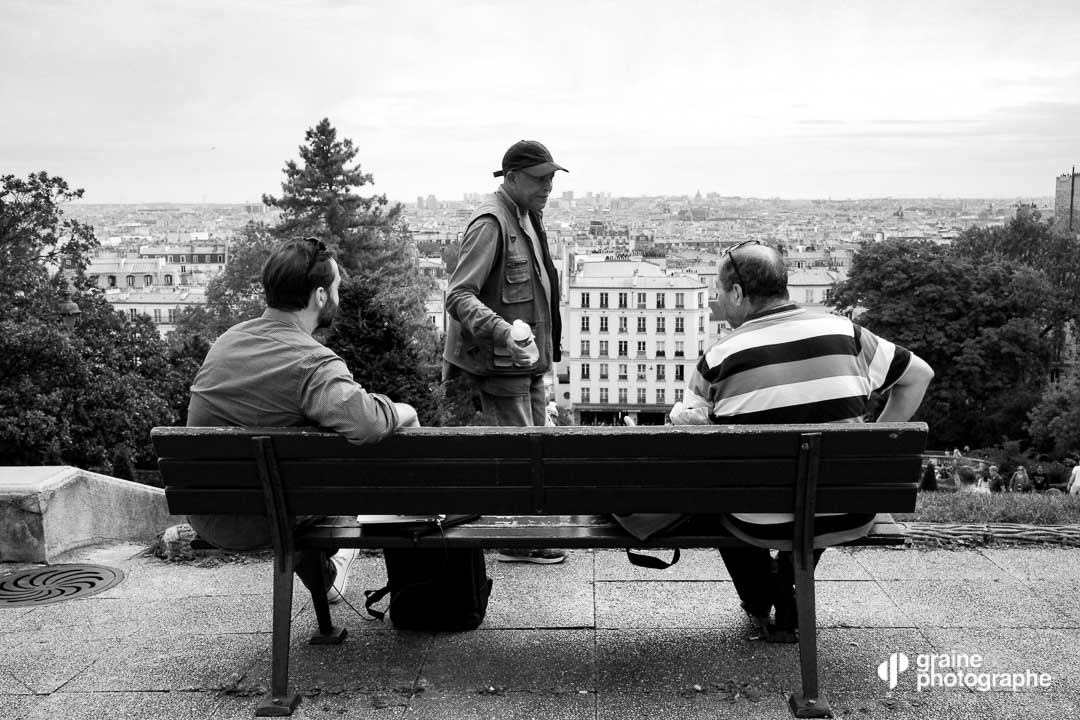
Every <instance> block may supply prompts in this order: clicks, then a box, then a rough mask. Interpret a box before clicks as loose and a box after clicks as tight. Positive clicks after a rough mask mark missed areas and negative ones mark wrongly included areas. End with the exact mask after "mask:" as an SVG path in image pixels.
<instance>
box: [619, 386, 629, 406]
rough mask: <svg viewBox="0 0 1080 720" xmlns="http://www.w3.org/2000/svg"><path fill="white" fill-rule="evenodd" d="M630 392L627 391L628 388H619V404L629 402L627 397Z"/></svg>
mask: <svg viewBox="0 0 1080 720" xmlns="http://www.w3.org/2000/svg"><path fill="white" fill-rule="evenodd" d="M628 394H629V393H627V391H626V388H619V404H620V405H625V404H626V403H627V399H626V397H627V395H628Z"/></svg>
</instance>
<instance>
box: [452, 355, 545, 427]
mask: <svg viewBox="0 0 1080 720" xmlns="http://www.w3.org/2000/svg"><path fill="white" fill-rule="evenodd" d="M458 372H459V373H460V374H461V375H462V376H463V377H465V378H466V379H467V380H468V381H469V382H470V383H471V384H472V386H473V387H474V388H475V389H476V390H477V392H478V393H479V394H480V405H481V408H482V409H483V411H484V414H485V415H487V416H489V417H490V418H491V420H492V423H493V424H494V425H496V426H498V427H543V426H544V425H546V424H547V397H546V393H545V390H544V376H543V375H487V376H481V375H473V374H472V373H469V372H465V371H464V370H460V369H459V370H458Z"/></svg>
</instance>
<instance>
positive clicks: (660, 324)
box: [656, 317, 667, 335]
mask: <svg viewBox="0 0 1080 720" xmlns="http://www.w3.org/2000/svg"><path fill="white" fill-rule="evenodd" d="M656 332H658V333H660V334H661V335H662V334H664V333H666V332H667V330H666V329H665V328H664V318H662V317H658V318H656Z"/></svg>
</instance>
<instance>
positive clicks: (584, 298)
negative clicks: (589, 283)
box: [581, 292, 589, 308]
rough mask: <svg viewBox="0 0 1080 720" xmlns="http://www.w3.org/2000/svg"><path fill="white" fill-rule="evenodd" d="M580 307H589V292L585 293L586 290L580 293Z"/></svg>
mask: <svg viewBox="0 0 1080 720" xmlns="http://www.w3.org/2000/svg"><path fill="white" fill-rule="evenodd" d="M581 307H583V308H587V307H589V293H586V292H583V293H581Z"/></svg>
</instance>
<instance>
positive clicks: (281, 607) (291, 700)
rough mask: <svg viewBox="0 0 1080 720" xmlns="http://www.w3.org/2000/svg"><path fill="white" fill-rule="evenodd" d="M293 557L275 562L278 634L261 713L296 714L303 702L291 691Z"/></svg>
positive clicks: (276, 626)
mask: <svg viewBox="0 0 1080 720" xmlns="http://www.w3.org/2000/svg"><path fill="white" fill-rule="evenodd" d="M292 593H293V558H292V554H291V553H288V554H287V555H286V556H285V557H284V558H278V560H277V561H276V562H275V563H274V637H273V643H272V647H273V650H272V657H271V671H270V692H269V693H268V694H267V695H265V696H264V697H263V699H262V700H261V701H260V702H259V704H258V705H257V706H256V707H255V715H256V716H258V717H267V716H269V717H280V716H284V715H292V711H293V710H294V709H295V708H296V706H297V705H299V704H300V696H299V695H298V694H297V693H291V694H290V693H289V640H290V635H291V631H292Z"/></svg>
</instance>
